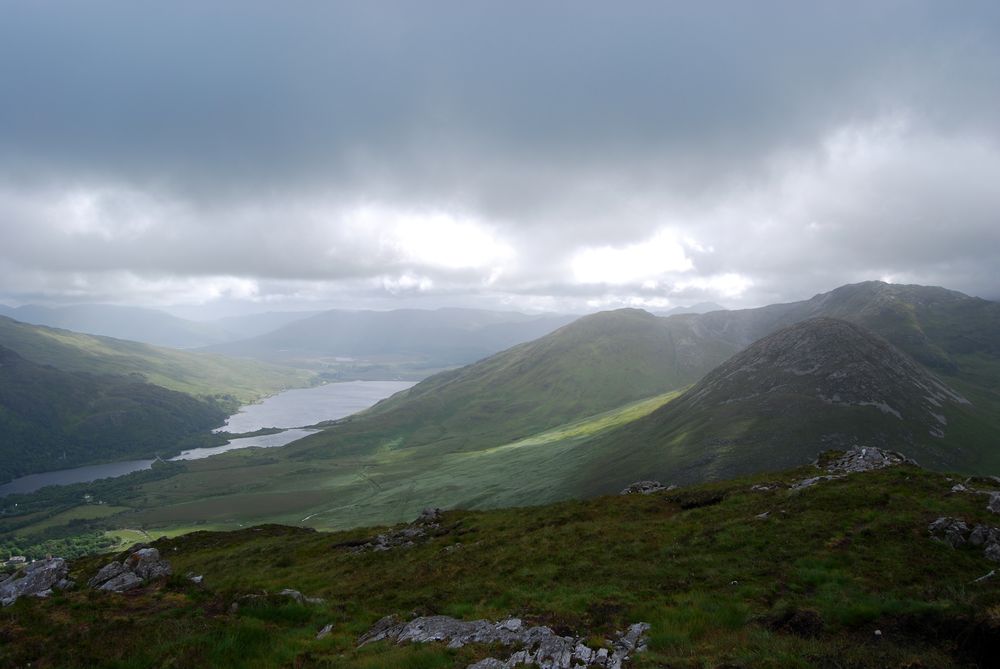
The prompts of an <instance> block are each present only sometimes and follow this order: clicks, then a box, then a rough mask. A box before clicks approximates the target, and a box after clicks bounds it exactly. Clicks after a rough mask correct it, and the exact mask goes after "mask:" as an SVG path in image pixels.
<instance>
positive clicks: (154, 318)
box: [0, 304, 318, 349]
mask: <svg viewBox="0 0 1000 669" xmlns="http://www.w3.org/2000/svg"><path fill="white" fill-rule="evenodd" d="M315 313H318V312H266V313H260V314H250V315H247V316H233V317H227V318H220V319H218V320H215V321H193V320H187V319H184V318H178V317H177V316H173V315H171V314H168V313H167V312H165V311H160V310H158V309H144V308H139V307H126V306H118V305H111V304H78V305H70V306H62V307H45V306H40V305H35V304H29V305H25V306H21V307H8V306H5V305H2V304H0V315H4V316H8V317H10V318H13V319H15V320H18V321H21V322H23V323H31V324H32V325H45V326H48V327H54V328H62V329H65V330H73V331H75V332H83V333H86V334H93V335H101V336H105V337H114V338H116V339H127V340H131V341H139V342H143V343H146V344H153V345H154V346H168V347H171V348H185V349H186V348H198V347H202V346H208V345H210V344H217V343H221V342H225V341H231V340H235V339H245V338H247V337H253V336H257V335H260V334H263V333H265V332H268V331H270V330H274V329H276V328H278V327H281V326H283V325H287V324H288V323H290V322H292V321H295V320H299V319H301V318H306V317H308V316H311V315H314V314H315Z"/></svg>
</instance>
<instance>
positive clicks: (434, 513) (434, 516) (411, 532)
mask: <svg viewBox="0 0 1000 669" xmlns="http://www.w3.org/2000/svg"><path fill="white" fill-rule="evenodd" d="M442 513H443V512H442V511H441V509H438V508H427V509H424V510H423V511H422V512H421V513H420V516H418V517H417V519H416V520H414V521H413V522H412V523H410V524H409V525H406V526H404V527H401V528H398V529H395V530H391V531H389V532H383V533H382V534H377V535H375V536H374V537H372V538H371V539H368V540H367V541H361V542H352V545H350V550H351V552H352V553H362V552H365V551H374V552H379V551H388V550H393V549H395V548H412V547H413V546H416V545H417V544H418V543H422V542H424V541H427V540H428V539H431V538H432V537H436V536H440V535H442V534H447V532H448V530H447V529H446V528H442V527H441V523H440V521H441V518H442Z"/></svg>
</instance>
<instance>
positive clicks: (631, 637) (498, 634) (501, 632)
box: [358, 616, 649, 669]
mask: <svg viewBox="0 0 1000 669" xmlns="http://www.w3.org/2000/svg"><path fill="white" fill-rule="evenodd" d="M648 631H649V625H648V624H646V623H636V624H634V625H631V626H629V628H628V630H626V631H625V632H623V633H619V634H617V635H616V638H615V640H614V641H613V642H611V643H610V644H609V645H610V648H596V649H595V648H591V647H589V646H587V645H586V644H585V643H584V642H583V639H582V638H581V637H572V636H560V635H558V634H556V633H555V632H554V631H552V629H550V628H548V627H545V626H533V627H529V626H526V625H525V624H524V623H523V622H522V621H521V619H520V618H507V619H505V620H500V621H498V622H490V621H488V620H472V621H465V620H458V619H456V618H451V617H449V616H425V617H420V618H416V619H414V620H411V621H410V622H408V623H404V622H401V621H400V620H399V619H398V618H397V617H395V616H387V617H385V618H382V619H381V620H379V621H378V622H377V623H375V625H374V626H373V627H372V629H371V630H369V631H368V632H367V633H366V634H364V635H363V636H362V637H361V638H360V639H358V644H359V645H360V646H363V645H365V644H367V643H372V642H375V641H382V640H389V641H394V642H395V643H405V642H411V643H428V642H432V641H437V642H441V643H445V644H447V646H448V647H449V648H461V647H463V646H465V645H468V644H490V645H501V646H510V647H516V648H518V650H517V651H515V652H514V653H513V654H512V655H510V656H509V657H508V658H507V659H506V660H501V659H497V658H487V659H485V660H480V661H479V662H476V663H475V664H472V665H470V666H469V667H468V669H511V668H512V667H516V666H518V665H532V666H537V667H539V668H540V669H571V668H575V667H604V668H606V669H621V667H622V665H623V663H624V662H625V661H626V660H628V659H629V657H630V656H631V655H632V654H634V653H640V652H642V651H644V650H645V649H646V633H647V632H648Z"/></svg>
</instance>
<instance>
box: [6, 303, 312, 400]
mask: <svg viewBox="0 0 1000 669" xmlns="http://www.w3.org/2000/svg"><path fill="white" fill-rule="evenodd" d="M0 346H4V347H6V348H8V349H10V350H12V351H14V352H16V353H17V354H18V355H20V356H21V357H23V358H25V359H26V360H29V361H31V362H34V363H36V364H40V365H49V366H51V367H55V368H56V369H60V370H63V371H66V372H86V373H90V374H102V375H106V374H112V375H124V376H128V375H137V378H140V379H141V380H143V381H146V382H148V383H151V384H153V385H157V386H161V387H163V388H167V389H170V390H176V391H178V392H183V393H187V394H189V395H192V396H194V397H199V398H210V399H212V400H214V401H217V402H222V403H223V404H224V405H225V406H226V408H230V409H232V410H233V411H235V409H236V407H238V406H239V405H240V404H246V403H249V402H252V401H254V400H257V399H260V398H261V397H263V396H265V395H269V394H272V393H275V392H278V391H280V390H283V389H286V388H291V387H302V386H306V385H309V383H310V382H311V379H312V375H311V374H310V373H308V372H303V371H301V370H293V369H288V368H285V367H278V366H275V365H268V364H265V363H259V362H251V361H246V360H234V359H230V358H225V357H223V356H218V355H209V354H205V353H194V352H185V351H178V350H174V349H168V348H159V347H156V346H151V345H149V344H142V343H139V342H133V341H125V340H121V339H113V338H111V337H100V336H94V335H86V334H81V333H78V332H71V331H69V330H60V329H56V328H48V327H43V326H38V325H30V324H27V323H22V322H20V321H16V320H14V319H11V318H7V317H5V316H0Z"/></svg>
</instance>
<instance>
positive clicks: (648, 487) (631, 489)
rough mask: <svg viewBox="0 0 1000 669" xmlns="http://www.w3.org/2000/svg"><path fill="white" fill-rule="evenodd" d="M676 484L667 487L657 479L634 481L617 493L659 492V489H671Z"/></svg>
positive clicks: (646, 493)
mask: <svg viewBox="0 0 1000 669" xmlns="http://www.w3.org/2000/svg"><path fill="white" fill-rule="evenodd" d="M676 487H677V486H670V487H669V488H668V487H667V486H665V485H663V484H662V483H660V482H659V481H636V482H635V483H632V484H630V485H628V486H626V487H625V488H624V489H623V490H622V491H621V492H620V493H618V494H619V495H650V494H652V493H654V492H659V491H661V490H672V489H674V488H676Z"/></svg>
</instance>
